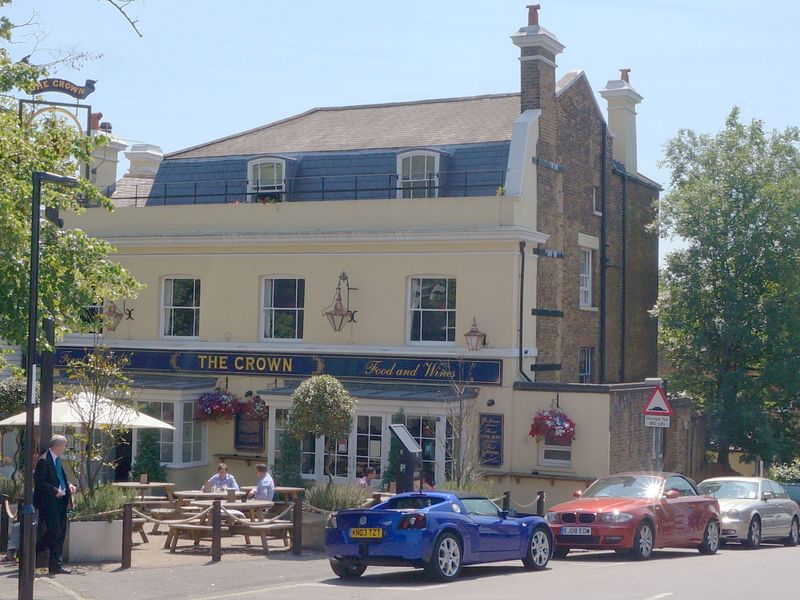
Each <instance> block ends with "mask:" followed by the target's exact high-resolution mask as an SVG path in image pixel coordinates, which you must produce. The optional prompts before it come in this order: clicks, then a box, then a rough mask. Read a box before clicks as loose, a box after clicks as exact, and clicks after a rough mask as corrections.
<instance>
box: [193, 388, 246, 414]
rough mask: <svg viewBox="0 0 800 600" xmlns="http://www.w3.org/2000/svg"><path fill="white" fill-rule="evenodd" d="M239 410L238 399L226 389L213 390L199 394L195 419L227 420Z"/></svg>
mask: <svg viewBox="0 0 800 600" xmlns="http://www.w3.org/2000/svg"><path fill="white" fill-rule="evenodd" d="M240 410H241V403H240V402H239V399H238V398H237V397H236V396H234V395H233V394H231V393H230V392H228V391H222V390H215V391H213V392H209V393H207V394H203V395H202V396H200V399H199V400H198V401H197V404H196V407H195V414H194V418H195V420H196V421H209V420H212V419H213V420H215V421H227V420H230V419H232V418H233V417H234V416H235V415H236V414H237V413H238V412H240Z"/></svg>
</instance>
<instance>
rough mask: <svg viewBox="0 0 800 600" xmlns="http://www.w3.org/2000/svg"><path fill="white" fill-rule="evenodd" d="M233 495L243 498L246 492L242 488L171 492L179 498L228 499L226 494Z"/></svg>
mask: <svg viewBox="0 0 800 600" xmlns="http://www.w3.org/2000/svg"><path fill="white" fill-rule="evenodd" d="M229 493H230V494H231V495H233V496H234V498H235V499H240V500H241V499H243V498H244V497H245V495H246V494H247V492H244V491H242V490H239V491H234V490H226V491H224V492H202V491H200V490H182V491H180V492H173V493H172V495H173V496H175V497H176V498H178V499H179V500H193V501H194V500H229V497H228V494H229Z"/></svg>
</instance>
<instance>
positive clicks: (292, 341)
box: [259, 338, 303, 344]
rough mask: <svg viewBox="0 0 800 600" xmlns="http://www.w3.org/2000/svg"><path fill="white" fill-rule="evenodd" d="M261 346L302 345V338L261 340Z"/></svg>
mask: <svg viewBox="0 0 800 600" xmlns="http://www.w3.org/2000/svg"><path fill="white" fill-rule="evenodd" d="M259 341H260V342H261V343H262V344H273V343H275V344H302V343H303V338H261V339H260V340H259Z"/></svg>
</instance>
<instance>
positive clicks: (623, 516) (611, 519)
mask: <svg viewBox="0 0 800 600" xmlns="http://www.w3.org/2000/svg"><path fill="white" fill-rule="evenodd" d="M631 519H633V515H632V514H630V513H625V512H619V511H616V510H615V511H614V512H608V513H602V514H601V515H600V521H601V522H602V523H627V522H628V521H630V520H631Z"/></svg>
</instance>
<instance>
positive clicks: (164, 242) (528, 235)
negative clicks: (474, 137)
mask: <svg viewBox="0 0 800 600" xmlns="http://www.w3.org/2000/svg"><path fill="white" fill-rule="evenodd" d="M93 235H95V236H96V237H101V238H104V239H105V240H107V241H108V242H110V243H112V244H114V245H115V246H117V247H120V248H125V247H141V246H196V245H200V246H206V247H207V246H242V245H254V244H255V245H276V244H309V243H327V244H331V243H335V244H366V243H375V242H505V241H525V242H528V243H530V244H543V243H545V242H546V241H547V239H548V237H549V236H548V235H546V234H544V233H541V232H540V231H536V230H534V229H530V228H528V227H521V226H516V225H509V226H505V227H504V226H498V227H491V228H478V227H476V228H474V229H457V230H456V229H453V230H441V229H439V230H436V229H430V230H429V229H419V230H397V231H385V230H365V231H325V232H322V231H305V232H304V231H297V232H280V233H278V232H276V233H237V232H208V233H163V234H130V235H104V234H103V233H102V232H96V233H94V234H93Z"/></svg>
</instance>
